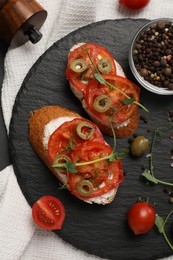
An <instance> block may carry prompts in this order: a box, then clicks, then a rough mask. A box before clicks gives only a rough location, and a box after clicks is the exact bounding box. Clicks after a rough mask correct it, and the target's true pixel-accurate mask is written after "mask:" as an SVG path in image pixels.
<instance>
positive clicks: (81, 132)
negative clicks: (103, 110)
mask: <svg viewBox="0 0 173 260" xmlns="http://www.w3.org/2000/svg"><path fill="white" fill-rule="evenodd" d="M76 132H77V134H78V136H79V137H80V138H82V139H83V140H89V139H91V137H93V135H94V132H95V130H94V127H93V125H92V124H90V123H89V122H87V121H83V122H80V123H78V124H77V126H76Z"/></svg>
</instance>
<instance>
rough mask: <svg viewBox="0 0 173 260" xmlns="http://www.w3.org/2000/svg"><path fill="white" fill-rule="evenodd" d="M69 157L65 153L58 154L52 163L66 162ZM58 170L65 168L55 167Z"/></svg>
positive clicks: (62, 170)
mask: <svg viewBox="0 0 173 260" xmlns="http://www.w3.org/2000/svg"><path fill="white" fill-rule="evenodd" d="M70 161H71V160H70V157H68V156H67V155H65V154H59V155H57V156H56V157H55V159H54V161H53V164H60V163H67V162H70ZM56 170H57V171H58V172H65V171H66V169H65V168H63V167H57V169H56Z"/></svg>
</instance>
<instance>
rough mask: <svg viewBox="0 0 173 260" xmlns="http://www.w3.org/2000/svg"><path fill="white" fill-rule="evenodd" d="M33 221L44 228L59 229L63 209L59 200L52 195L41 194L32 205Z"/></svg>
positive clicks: (63, 216) (63, 212)
mask: <svg viewBox="0 0 173 260" xmlns="http://www.w3.org/2000/svg"><path fill="white" fill-rule="evenodd" d="M32 217H33V220H34V222H35V223H36V224H37V225H38V226H39V227H41V228H43V229H46V230H56V229H61V228H62V224H63V222H64V218H65V209H64V206H63V204H62V203H61V201H60V200H59V199H57V198H55V197H53V196H43V197H41V198H40V199H39V200H38V201H37V202H35V203H34V205H33V207H32Z"/></svg>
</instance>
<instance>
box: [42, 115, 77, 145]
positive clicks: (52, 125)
mask: <svg viewBox="0 0 173 260" xmlns="http://www.w3.org/2000/svg"><path fill="white" fill-rule="evenodd" d="M75 118H76V117H68V116H63V117H59V118H56V119H53V120H51V121H50V122H49V123H48V124H47V125H45V127H44V138H43V145H44V148H45V149H46V150H47V149H48V142H49V137H50V136H51V134H52V133H53V132H54V131H55V130H56V129H57V128H58V127H60V126H61V125H62V124H63V123H64V122H68V121H72V120H73V119H75Z"/></svg>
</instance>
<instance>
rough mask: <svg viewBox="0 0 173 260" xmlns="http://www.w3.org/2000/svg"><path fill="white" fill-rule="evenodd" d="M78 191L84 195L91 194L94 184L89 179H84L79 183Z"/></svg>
mask: <svg viewBox="0 0 173 260" xmlns="http://www.w3.org/2000/svg"><path fill="white" fill-rule="evenodd" d="M76 188H77V192H78V193H79V194H80V195H82V196H89V195H91V194H92V192H93V185H92V183H91V182H90V181H88V180H82V181H80V182H78V184H77V187H76Z"/></svg>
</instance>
